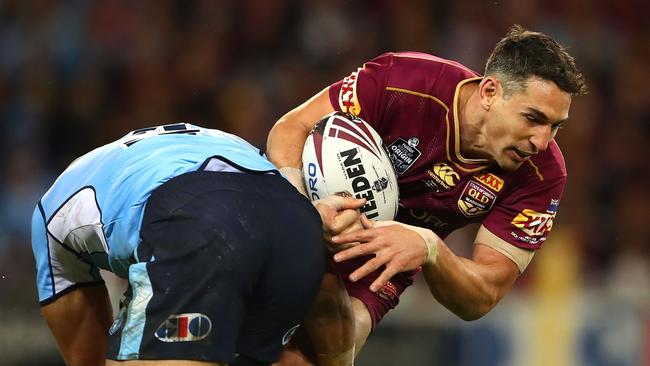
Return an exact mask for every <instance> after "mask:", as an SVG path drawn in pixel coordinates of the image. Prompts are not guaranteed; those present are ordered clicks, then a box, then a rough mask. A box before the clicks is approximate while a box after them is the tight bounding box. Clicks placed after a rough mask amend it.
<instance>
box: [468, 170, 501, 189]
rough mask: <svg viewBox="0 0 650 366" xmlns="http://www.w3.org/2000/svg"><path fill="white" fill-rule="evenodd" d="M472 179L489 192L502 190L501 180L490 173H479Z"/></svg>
mask: <svg viewBox="0 0 650 366" xmlns="http://www.w3.org/2000/svg"><path fill="white" fill-rule="evenodd" d="M474 179H476V180H478V181H479V182H481V183H483V184H485V185H486V186H488V188H490V189H491V190H493V191H495V192H500V191H501V188H503V179H501V178H499V177H497V176H496V175H494V174H492V173H479V174H476V175H475V176H474Z"/></svg>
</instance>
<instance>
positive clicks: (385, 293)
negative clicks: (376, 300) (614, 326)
mask: <svg viewBox="0 0 650 366" xmlns="http://www.w3.org/2000/svg"><path fill="white" fill-rule="evenodd" d="M377 295H379V297H382V298H384V299H386V300H389V301H395V300H397V299H398V298H399V294H398V293H397V287H396V286H395V285H394V284H393V283H392V282H390V281H387V282H386V283H385V284H384V285H383V286H382V287H381V288H380V289H379V291H377Z"/></svg>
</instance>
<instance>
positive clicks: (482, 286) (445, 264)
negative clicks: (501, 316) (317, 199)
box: [422, 242, 517, 321]
mask: <svg viewBox="0 0 650 366" xmlns="http://www.w3.org/2000/svg"><path fill="white" fill-rule="evenodd" d="M479 250H483V251H484V252H485V253H487V254H485V253H484V254H483V257H482V258H483V262H482V263H477V262H476V261H473V260H470V259H467V258H462V257H459V256H457V255H455V254H454V253H453V252H452V251H451V250H450V249H449V248H448V247H447V246H446V245H445V244H444V243H442V242H441V244H440V245H438V256H437V259H436V262H435V263H426V264H424V265H423V266H422V273H423V275H424V278H425V279H426V281H427V284H428V286H429V290H430V291H431V294H432V295H433V296H434V297H435V299H436V300H438V302H440V303H441V304H442V305H443V306H445V307H446V308H447V309H449V310H450V311H451V312H453V313H454V314H456V315H457V316H458V317H460V318H461V319H463V320H468V321H469V320H476V319H478V318H480V317H482V316H483V315H485V314H487V313H488V312H489V311H490V310H491V309H492V308H493V307H494V306H495V305H496V304H497V303H498V302H499V300H501V298H502V297H503V296H504V295H505V293H506V292H507V291H508V290H509V289H510V287H511V286H512V284H513V283H514V281H515V279H516V278H517V277H516V273H515V274H514V275H513V270H512V268H510V269H509V270H507V271H504V263H505V266H510V267H512V266H514V263H512V264H508V263H507V262H503V258H498V257H497V256H498V254H492V253H489V252H488V250H489V249H487V247H486V248H479ZM491 256H493V258H490V257H491ZM486 257H487V258H486Z"/></svg>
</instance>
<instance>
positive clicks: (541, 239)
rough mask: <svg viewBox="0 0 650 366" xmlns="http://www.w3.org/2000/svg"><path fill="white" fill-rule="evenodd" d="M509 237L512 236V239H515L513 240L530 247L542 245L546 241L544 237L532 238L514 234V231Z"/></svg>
mask: <svg viewBox="0 0 650 366" xmlns="http://www.w3.org/2000/svg"><path fill="white" fill-rule="evenodd" d="M510 235H512V237H513V238H515V239H517V240H519V241H521V242H524V243H528V244H532V245H539V244H542V243H543V242H544V241H545V240H546V237H537V238H533V237H532V236H527V235H519V234H517V233H515V232H514V231H511V232H510Z"/></svg>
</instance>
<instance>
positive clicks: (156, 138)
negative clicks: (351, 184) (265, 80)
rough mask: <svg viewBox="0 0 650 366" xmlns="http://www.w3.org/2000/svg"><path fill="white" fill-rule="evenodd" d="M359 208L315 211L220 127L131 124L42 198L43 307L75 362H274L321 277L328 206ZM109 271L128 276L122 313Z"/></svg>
mask: <svg viewBox="0 0 650 366" xmlns="http://www.w3.org/2000/svg"><path fill="white" fill-rule="evenodd" d="M321 203H322V204H321ZM364 203H365V201H364V200H356V199H351V198H341V197H338V198H333V199H330V200H327V201H326V203H323V202H319V203H317V208H318V210H319V211H317V210H316V209H315V208H314V206H313V205H312V204H311V203H310V202H309V200H307V199H306V198H305V197H303V196H302V195H301V194H300V193H298V192H297V191H296V190H295V188H294V187H293V186H292V185H291V184H289V183H288V182H287V181H286V179H284V178H283V177H282V176H281V175H280V173H279V172H278V171H277V169H276V167H275V166H274V165H273V164H272V163H270V162H269V161H268V160H267V159H266V158H265V157H264V156H263V154H262V153H261V152H260V151H259V150H258V149H256V148H255V147H253V146H252V145H250V144H248V143H247V142H245V141H244V140H242V139H240V138H238V137H236V136H233V135H230V134H227V133H224V132H221V131H217V130H210V129H205V128H201V127H197V126H193V125H190V124H185V123H179V124H173V125H166V126H159V127H152V128H145V129H141V130H137V131H133V132H131V133H129V134H128V135H126V136H125V137H123V138H121V139H120V140H118V141H115V142H113V143H110V144H108V145H105V146H102V147H100V148H98V149H95V150H93V151H91V152H89V153H88V154H86V155H84V156H82V157H81V158H79V159H77V160H76V161H74V162H73V163H72V164H71V165H70V166H69V167H68V168H67V169H66V170H65V171H64V172H63V173H62V174H61V175H60V176H59V178H58V179H57V180H56V182H55V183H54V185H53V186H52V187H51V188H50V189H49V190H48V191H47V193H45V195H44V196H43V198H42V199H41V200H40V201H39V202H38V205H37V207H36V209H35V211H34V215H33V219H32V247H33V251H34V255H35V258H36V266H37V286H38V293H39V300H40V304H41V305H42V313H43V315H44V317H45V318H46V320H47V322H48V325H49V327H50V329H51V331H52V333H53V335H54V337H55V339H56V341H57V344H58V347H59V350H60V351H61V354H62V355H63V358H64V360H65V362H66V364H68V365H83V366H91V365H104V364H105V363H106V364H109V365H116V364H124V365H153V364H155V365H208V364H209V365H223V364H228V363H230V364H235V365H266V364H269V363H271V362H274V361H276V360H277V359H278V357H279V355H280V352H281V349H282V346H283V345H284V344H286V343H287V342H288V341H289V339H290V338H291V336H292V334H293V332H295V329H296V328H297V327H298V325H299V324H300V322H301V320H302V318H303V317H304V315H305V313H306V312H307V310H308V307H309V305H310V304H311V303H312V302H313V299H314V298H315V296H316V294H317V292H318V289H319V287H320V284H321V279H322V275H323V271H324V267H325V260H326V257H325V254H324V247H323V246H322V245H321V243H322V238H323V237H322V235H323V231H322V227H321V225H322V222H321V218H320V217H319V213H320V215H324V216H323V217H325V216H327V214H332V215H336V214H337V212H341V209H343V208H344V207H345V206H346V205H349V207H350V208H351V209H356V208H358V207H360V206H361V205H363V204H364ZM343 211H345V210H343ZM352 213H353V215H352V216H353V217H356V211H354V210H352ZM324 220H325V221H327V222H336V219H334V218H329V217H325V218H324ZM288 222H291V223H292V224H294V226H295V227H293V229H292V230H286V229H285V228H286V225H287V223H288ZM334 229H335V230H336V227H335V226H334ZM100 269H103V270H108V271H111V272H113V273H115V274H117V275H118V276H120V277H122V278H127V279H128V285H129V286H128V288H127V291H126V293H125V297H124V299H123V306H122V308H121V310H120V312H119V314H118V315H117V318H116V319H115V320H114V321H113V319H112V316H111V307H110V304H109V301H108V294H107V291H106V288H105V287H104V282H103V281H102V278H101V277H100V272H99V270H100ZM111 323H112V325H111Z"/></svg>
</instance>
